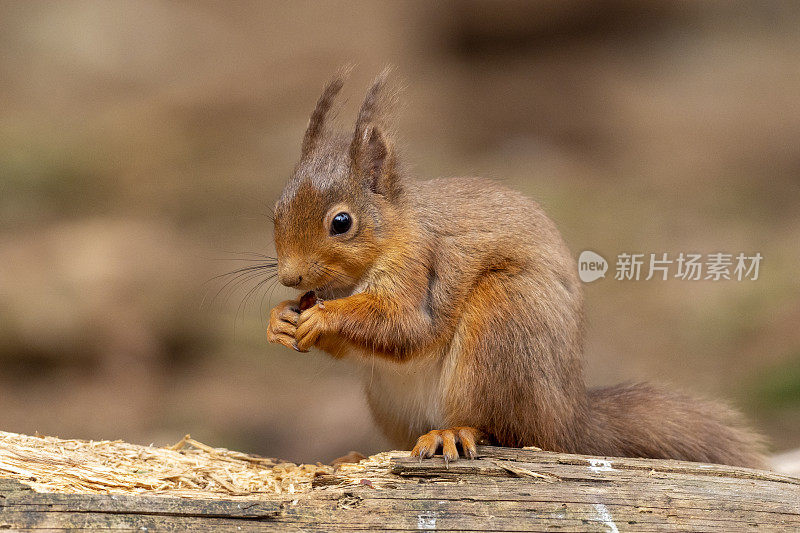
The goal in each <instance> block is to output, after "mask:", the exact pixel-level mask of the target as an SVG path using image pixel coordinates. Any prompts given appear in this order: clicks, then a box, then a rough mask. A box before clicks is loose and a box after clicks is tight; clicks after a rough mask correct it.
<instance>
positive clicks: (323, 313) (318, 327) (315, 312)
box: [294, 301, 331, 352]
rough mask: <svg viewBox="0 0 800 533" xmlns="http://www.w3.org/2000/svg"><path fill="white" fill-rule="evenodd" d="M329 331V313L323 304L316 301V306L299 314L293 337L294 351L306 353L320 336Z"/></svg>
mask: <svg viewBox="0 0 800 533" xmlns="http://www.w3.org/2000/svg"><path fill="white" fill-rule="evenodd" d="M330 331H331V327H330V311H329V310H328V309H327V308H326V307H325V303H323V302H322V301H318V302H317V303H316V305H314V306H313V307H311V308H309V309H306V310H305V311H303V312H302V313H300V318H299V319H298V321H297V331H296V332H295V335H294V338H295V349H297V350H298V351H301V352H307V351H308V350H310V349H311V347H312V346H314V344H316V343H317V340H319V338H320V337H321V336H322V335H324V334H326V333H329V332H330Z"/></svg>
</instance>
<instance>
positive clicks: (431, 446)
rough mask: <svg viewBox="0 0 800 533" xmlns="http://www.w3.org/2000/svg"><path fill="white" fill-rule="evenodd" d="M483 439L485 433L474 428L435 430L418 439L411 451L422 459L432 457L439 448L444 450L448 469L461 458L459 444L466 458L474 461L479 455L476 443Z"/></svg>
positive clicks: (414, 455) (413, 455) (443, 455)
mask: <svg viewBox="0 0 800 533" xmlns="http://www.w3.org/2000/svg"><path fill="white" fill-rule="evenodd" d="M482 439H483V433H482V432H481V431H479V430H477V429H475V428H472V427H466V426H462V427H454V428H450V429H444V430H438V429H437V430H433V431H429V432H428V433H426V434H424V435H422V436H421V437H419V438H418V439H417V443H416V445H415V446H414V449H413V450H411V456H412V457H418V458H419V460H420V462H422V459H425V458H428V457H432V456H433V455H434V454H435V453H436V452H437V450H438V449H439V447H440V446H441V449H442V457H443V459H444V464H445V467H446V468H449V465H450V462H451V461H457V460H458V458H459V454H458V447H457V446H456V445H457V444H458V443H460V444H461V448H462V450H463V452H464V457H466V458H468V459H474V458H475V457H476V456H477V455H478V452H477V449H476V447H475V444H476V442H478V441H480V440H482Z"/></svg>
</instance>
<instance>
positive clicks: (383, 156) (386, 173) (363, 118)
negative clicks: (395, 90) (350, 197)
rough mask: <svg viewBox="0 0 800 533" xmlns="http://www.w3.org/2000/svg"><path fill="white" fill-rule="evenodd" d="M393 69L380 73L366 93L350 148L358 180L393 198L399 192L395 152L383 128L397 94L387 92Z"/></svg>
mask: <svg viewBox="0 0 800 533" xmlns="http://www.w3.org/2000/svg"><path fill="white" fill-rule="evenodd" d="M389 72H390V69H388V68H387V69H384V70H383V72H381V73H380V74H379V75H378V77H377V79H376V80H375V82H374V83H373V84H372V87H370V88H369V91H367V95H366V97H365V98H364V103H363V104H362V105H361V110H360V111H359V113H358V119H357V120H356V131H355V134H354V135H353V141H352V143H351V144H350V160H351V165H352V168H353V173H354V174H355V176H356V177H357V178H358V179H360V180H363V181H364V182H365V183H364V184H365V185H366V186H367V187H368V188H369V189H370V190H371V191H372V192H375V193H378V194H382V195H384V196H386V197H390V198H391V197H393V196H394V195H396V194H397V193H399V190H400V184H399V183H398V179H397V172H396V169H395V159H394V150H393V146H392V143H391V142H390V140H389V136H388V135H387V134H386V129H385V127H384V125H385V121H386V120H387V113H388V109H387V108H388V107H391V105H392V104H393V100H394V94H391V93H388V94H387V91H386V81H387V78H388V76H389Z"/></svg>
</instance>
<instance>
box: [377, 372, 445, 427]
mask: <svg viewBox="0 0 800 533" xmlns="http://www.w3.org/2000/svg"><path fill="white" fill-rule="evenodd" d="M445 379H446V378H445V373H444V372H443V363H442V360H441V358H418V359H415V360H412V361H408V362H405V363H394V362H390V361H383V360H379V359H377V358H373V359H372V360H371V361H365V362H364V380H365V383H364V385H365V387H364V388H365V390H366V393H367V398H368V400H369V403H370V407H371V408H372V411H373V414H374V415H375V418H376V421H377V422H378V423H379V424H386V423H393V424H397V425H399V426H401V427H400V428H398V429H402V430H405V431H408V432H409V434H410V435H417V434H419V433H424V432H427V431H429V430H431V429H434V428H439V427H441V426H442V424H443V423H444V415H443V411H444V409H443V402H444V394H445V390H446V389H447V386H446V385H447V384H446V383H444V380H445Z"/></svg>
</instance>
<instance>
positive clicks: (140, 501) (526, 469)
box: [0, 447, 800, 532]
mask: <svg viewBox="0 0 800 533" xmlns="http://www.w3.org/2000/svg"><path fill="white" fill-rule="evenodd" d="M479 452H480V457H479V458H478V459H476V460H474V461H466V460H461V461H458V462H456V463H451V464H450V465H445V464H444V463H443V461H442V459H441V458H440V457H437V458H434V459H431V460H426V461H423V462H421V463H420V462H419V461H417V460H413V459H410V458H407V457H398V458H396V459H394V460H393V461H392V465H391V468H390V469H386V468H380V469H373V470H371V471H367V472H365V475H364V477H363V478H362V479H359V481H358V482H353V481H352V478H351V479H347V480H344V479H343V478H337V476H336V475H328V476H322V477H319V478H317V480H316V481H315V484H314V489H313V490H312V491H310V492H306V493H302V494H283V495H279V496H263V495H262V496H260V497H259V498H257V499H256V498H238V499H230V500H195V499H180V498H170V497H163V496H129V495H76V494H39V493H35V492H33V491H32V490H30V489H29V488H28V487H27V486H25V485H23V484H21V483H19V482H17V481H12V480H8V479H6V480H0V530H2V529H6V530H13V531H34V530H35V531H43V530H45V531H46V530H63V529H72V530H80V529H93V530H97V529H108V530H129V531H176V530H187V529H191V530H199V531H237V530H240V531H331V530H347V531H376V530H377V531H419V530H423V531H424V530H438V531H576V532H583V531H611V532H615V531H619V532H624V531H637V532H639V531H641V532H647V531H725V532H733V531H745V530H746V531H800V479H798V478H794V477H789V476H784V475H780V474H774V473H771V472H766V471H758V470H750V469H744V468H733V467H727V466H719V465H706V464H700V463H687V462H679V461H652V460H645V459H621V458H599V457H590V456H582V455H569V454H557V453H549V452H540V451H533V450H517V449H508V448H493V447H481V448H480V449H479Z"/></svg>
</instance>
